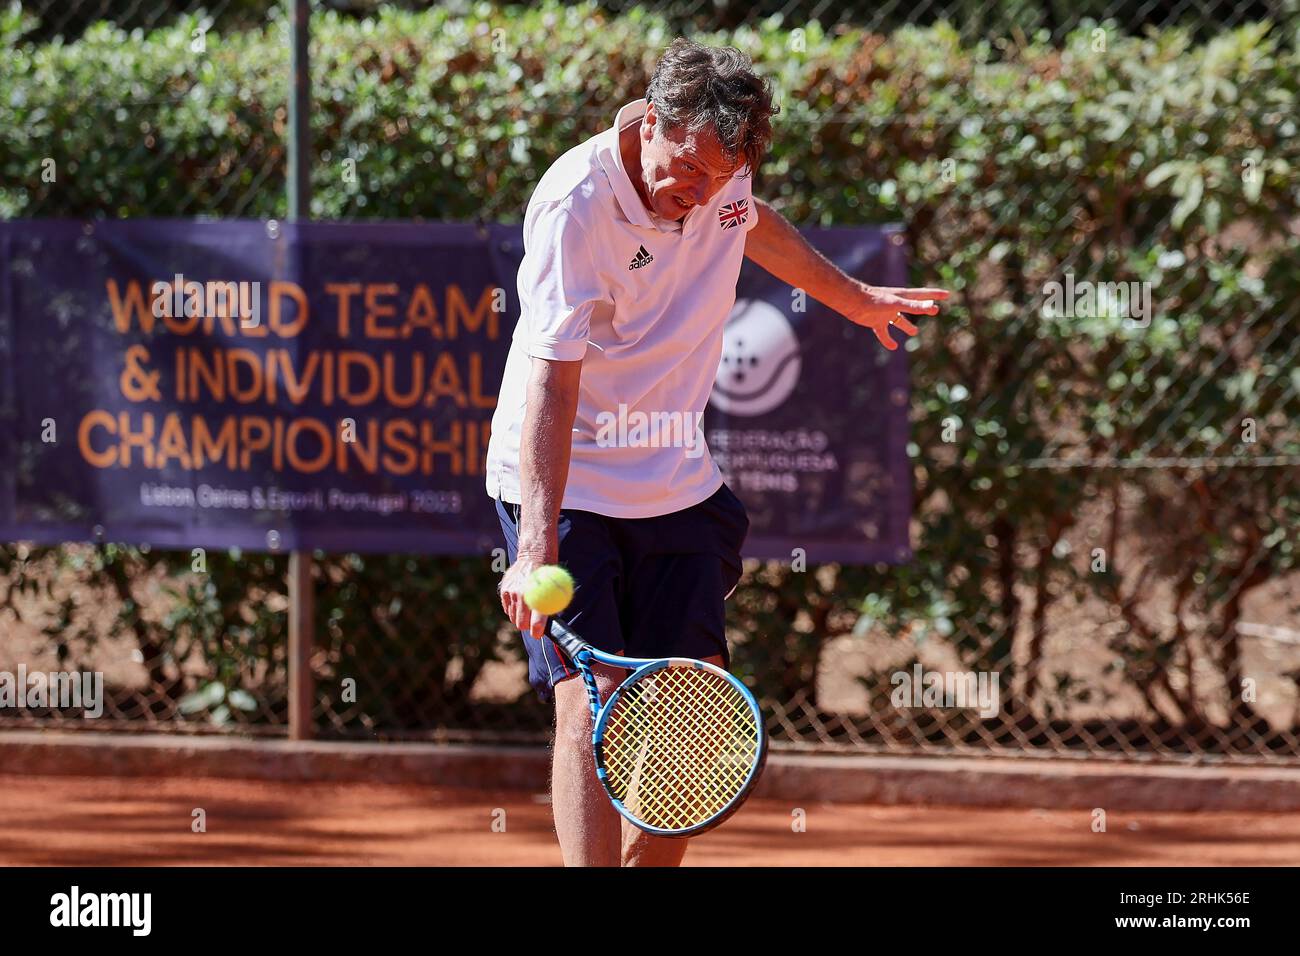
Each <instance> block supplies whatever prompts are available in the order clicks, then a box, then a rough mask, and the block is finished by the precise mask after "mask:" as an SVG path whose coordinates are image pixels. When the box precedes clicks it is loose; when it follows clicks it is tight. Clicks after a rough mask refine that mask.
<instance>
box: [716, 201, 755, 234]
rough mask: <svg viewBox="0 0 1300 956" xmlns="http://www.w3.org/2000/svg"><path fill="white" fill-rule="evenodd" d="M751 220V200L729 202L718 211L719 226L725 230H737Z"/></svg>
mask: <svg viewBox="0 0 1300 956" xmlns="http://www.w3.org/2000/svg"><path fill="white" fill-rule="evenodd" d="M748 218H749V200H748V199H742V200H740V201H739V202H729V203H727V204H726V205H725V206H722V207H720V208H719V209H718V225H719V226H721V227H722V228H723V229H735V228H736V227H737V226H739V225H742V224H744V222H745V220H746V219H748Z"/></svg>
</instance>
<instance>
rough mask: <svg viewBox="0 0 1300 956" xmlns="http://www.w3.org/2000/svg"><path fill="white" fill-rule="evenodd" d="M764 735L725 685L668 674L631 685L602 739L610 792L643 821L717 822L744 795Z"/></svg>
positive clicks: (702, 673)
mask: <svg viewBox="0 0 1300 956" xmlns="http://www.w3.org/2000/svg"><path fill="white" fill-rule="evenodd" d="M760 733H761V728H760V727H759V725H758V722H757V720H756V719H755V717H754V714H753V711H752V710H751V709H750V707H749V704H748V701H747V700H746V698H745V696H744V694H743V693H742V692H741V691H740V690H739V689H738V688H737V687H735V686H734V685H733V684H732V683H731V682H730V681H728V680H727V679H726V678H724V677H721V676H719V675H718V674H715V673H713V672H711V671H708V670H704V669H699V668H693V667H668V668H664V669H662V670H659V671H655V672H653V673H651V674H649V675H646V676H645V677H642V678H641V679H639V680H637V681H636V682H635V683H633V684H631V685H627V686H625V687H624V688H623V689H622V691H621V693H620V696H619V699H618V700H616V701H615V703H614V705H613V707H612V708H611V712H610V715H609V719H608V721H607V723H606V727H605V733H604V737H603V740H602V745H601V746H602V754H603V763H604V766H605V771H606V783H607V785H608V786H609V788H610V792H611V793H613V794H614V796H615V797H617V798H618V799H619V800H620V801H621V802H622V803H623V805H624V807H625V808H626V809H627V811H628V812H629V813H630V814H631V815H633V816H634V817H636V818H637V819H638V820H640V821H642V822H643V823H646V824H648V825H650V826H653V827H657V828H660V829H664V830H685V829H688V828H690V827H692V826H695V825H697V824H699V823H702V822H704V821H706V820H708V819H709V818H711V817H713V816H714V815H716V814H717V813H719V812H720V811H722V810H723V809H725V808H726V807H727V805H728V804H729V803H730V802H731V801H732V800H734V799H735V798H736V797H737V796H738V795H739V794H740V792H741V791H742V790H743V789H744V786H745V783H746V781H747V780H748V779H749V775H750V771H751V769H752V768H753V766H754V764H755V761H756V760H757V757H758V753H759V743H760V741H759V735H760Z"/></svg>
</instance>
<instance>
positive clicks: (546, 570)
mask: <svg viewBox="0 0 1300 956" xmlns="http://www.w3.org/2000/svg"><path fill="white" fill-rule="evenodd" d="M572 600H573V577H572V576H571V575H570V574H569V572H568V571H566V570H564V568H562V567H560V566H559V565H558V564H544V565H542V566H541V567H540V568H538V569H537V570H535V571H534V572H533V573H532V574H530V575H528V581H527V582H526V583H525V584H524V603H525V604H527V605H528V606H529V607H530V608H532V609H533V610H534V611H536V612H537V613H539V614H546V615H550V614H559V613H560V612H561V611H563V610H564V609H565V608H566V607H568V606H569V602H570V601H572Z"/></svg>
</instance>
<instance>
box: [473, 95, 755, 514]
mask: <svg viewBox="0 0 1300 956" xmlns="http://www.w3.org/2000/svg"><path fill="white" fill-rule="evenodd" d="M645 111H646V101H645V100H637V101H636V102H633V103H629V104H627V105H626V106H624V107H623V108H622V109H620V110H619V111H618V116H617V117H616V118H615V120H614V126H613V127H612V128H610V129H607V130H605V131H604V132H602V133H599V134H597V135H596V136H593V137H592V138H591V139H589V140H587V141H586V142H585V143H582V144H581V145H580V146H576V147H574V148H573V149H571V150H569V151H568V152H567V153H565V154H564V155H563V156H561V157H560V158H559V159H558V160H556V162H555V164H554V165H553V166H551V168H550V169H549V170H547V172H546V175H544V176H543V177H542V179H541V182H539V183H538V184H537V189H536V190H535V191H534V193H533V197H532V199H531V200H529V203H528V210H527V212H526V214H525V216H524V259H523V263H522V265H521V266H520V268H519V299H520V303H521V314H520V318H519V323H518V325H517V326H516V327H515V333H514V337H513V338H512V340H511V343H510V354H509V357H508V358H507V360H506V369H505V376H504V379H503V381H502V385H501V391H500V394H499V397H498V400H497V408H496V412H495V414H494V415H493V416H492V437H491V441H490V442H489V444H488V457H487V490H488V494H490V495H492V496H493V497H498V496H499V497H501V498H503V499H504V500H506V501H508V502H512V503H519V502H520V501H521V495H520V488H519V444H520V431H521V428H522V425H523V420H524V411H525V406H526V402H527V388H528V377H529V371H530V366H531V358H532V357H539V358H548V359H559V360H563V361H576V360H578V359H581V360H582V376H581V385H580V387H579V393H578V411H577V417H576V419H575V421H574V424H573V451H572V458H571V461H570V465H569V480H568V484H567V485H566V487H565V489H564V498H563V501H562V504H561V507H564V508H576V509H580V510H582V511H593V512H596V513H597V514H603V515H609V516H611V517H616V518H649V517H654V516H655V515H662V514H668V513H670V512H673V511H679V510H681V509H683V508H689V507H690V506H691V505H694V504H698V503H699V502H701V501H703V500H704V499H706V498H708V497H709V496H710V495H712V494H713V493H714V492H715V491H717V490H718V487H719V486H720V485H721V484H722V476H721V474H720V472H719V471H718V467H717V465H715V464H714V462H713V458H712V456H711V455H710V454H709V451H708V447H707V446H706V445H705V443H704V432H703V428H702V427H701V426H700V420H701V419H702V417H703V413H704V408H705V405H707V404H708V401H709V393H710V392H711V391H712V389H713V381H714V378H715V376H716V374H717V371H718V362H719V360H720V359H721V356H722V329H723V325H724V324H725V323H726V320H727V316H728V315H729V314H730V312H731V308H732V306H733V305H734V304H735V299H736V280H737V278H738V277H739V275H740V265H741V261H742V260H743V258H744V255H745V236H746V234H747V233H748V232H749V230H750V229H753V228H754V226H755V224H756V223H757V222H758V211H757V209H755V208H754V200H753V196H752V194H751V192H750V182H751V180H750V177H749V176H748V175H747V170H745V169H742V170H741V171H740V172H739V173H738V174H737V175H735V176H733V177H732V178H731V180H730V181H729V182H728V183H727V184H726V185H725V186H723V188H722V189H720V190H719V191H718V193H717V195H715V196H714V197H713V199H712V200H710V201H709V203H707V204H706V205H703V206H696V207H695V208H693V209H692V210H691V211H690V212H689V213H688V214H687V215H686V217H685V219H684V220H683V221H682V222H681V223H676V222H669V221H667V220H664V219H661V218H659V217H658V216H654V215H653V214H652V213H651V212H650V211H649V210H648V209H646V207H645V205H644V204H643V203H642V202H641V199H640V197H639V196H638V195H637V192H636V189H635V188H634V187H633V185H632V181H631V179H630V178H629V177H628V175H627V173H626V172H625V171H624V169H623V160H622V155H621V153H620V151H619V143H618V131H619V129H620V128H622V127H623V126H625V125H626V124H627V123H629V122H631V121H633V120H634V119H639V118H640V117H641V116H643V115H644V114H645Z"/></svg>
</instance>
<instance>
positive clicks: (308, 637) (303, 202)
mask: <svg viewBox="0 0 1300 956" xmlns="http://www.w3.org/2000/svg"><path fill="white" fill-rule="evenodd" d="M289 2H290V3H291V5H292V15H291V16H290V19H289V40H290V47H291V50H292V52H291V54H290V70H291V71H292V77H291V80H292V82H291V83H290V92H289V170H288V190H289V197H288V198H289V221H290V222H296V221H298V220H301V219H308V218H310V217H311V160H310V151H311V139H310V136H311V77H310V71H309V67H308V57H307V40H308V37H309V35H310V33H309V29H308V24H309V0H289ZM311 570H312V556H311V552H310V551H306V550H302V549H295V550H293V551H292V552H291V553H290V554H289V581H288V585H289V739H290V740H310V739H311V738H312V736H313V735H314V730H315V728H314V727H313V725H312V698H313V696H315V695H314V694H313V687H312V675H311V652H312V645H313V643H314V640H313V638H314V635H315V630H316V620H315V617H316V613H315V611H316V605H315V601H314V600H313V594H312V581H311Z"/></svg>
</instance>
